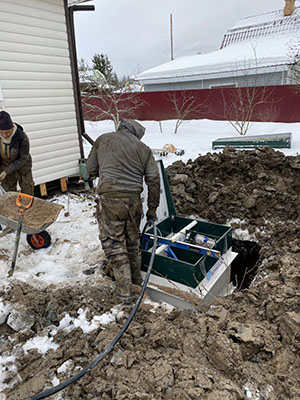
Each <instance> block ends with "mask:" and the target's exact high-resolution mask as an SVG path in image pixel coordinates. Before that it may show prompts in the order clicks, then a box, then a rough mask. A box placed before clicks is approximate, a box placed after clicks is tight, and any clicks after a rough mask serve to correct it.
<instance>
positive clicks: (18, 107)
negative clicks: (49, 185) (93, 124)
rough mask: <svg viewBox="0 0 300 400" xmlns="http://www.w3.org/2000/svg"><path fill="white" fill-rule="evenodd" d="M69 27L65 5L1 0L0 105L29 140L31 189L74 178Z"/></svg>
mask: <svg viewBox="0 0 300 400" xmlns="http://www.w3.org/2000/svg"><path fill="white" fill-rule="evenodd" d="M81 2H82V1H72V3H76V4H77V3H81ZM71 28H72V21H70V14H69V9H68V1H67V0H26V1H24V0H0V88H1V90H0V94H1V93H2V98H0V100H1V104H0V105H1V108H2V109H5V110H6V111H8V112H9V113H10V114H11V116H12V118H13V120H14V121H15V122H18V123H19V124H21V125H22V126H23V127H24V130H25V132H26V133H27V134H28V136H29V138H30V145H31V155H32V158H33V176H34V180H35V183H36V184H41V183H46V182H49V181H53V180H56V179H60V178H64V177H69V176H72V175H79V166H78V161H79V159H80V158H81V157H82V155H83V154H82V139H81V132H80V129H81V127H82V122H81V121H80V118H81V116H80V107H78V93H76V76H75V74H76V71H77V69H76V68H77V66H75V67H74V46H73V44H72V32H71ZM72 47H73V48H72ZM75 54H76V52H75ZM75 60H76V58H75ZM75 64H76V62H75Z"/></svg>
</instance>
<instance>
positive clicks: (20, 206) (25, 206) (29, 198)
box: [16, 193, 34, 215]
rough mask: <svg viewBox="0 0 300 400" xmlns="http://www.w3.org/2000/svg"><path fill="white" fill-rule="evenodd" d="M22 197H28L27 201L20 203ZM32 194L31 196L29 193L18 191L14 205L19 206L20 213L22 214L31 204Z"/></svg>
mask: <svg viewBox="0 0 300 400" xmlns="http://www.w3.org/2000/svg"><path fill="white" fill-rule="evenodd" d="M22 198H24V199H28V200H29V202H28V203H27V204H24V203H22V200H21V199H22ZM33 198H34V197H33V196H31V195H30V194H26V193H19V194H18V196H17V198H16V205H17V206H18V207H19V208H20V215H24V213H25V210H27V209H28V208H30V207H31V206H32V202H33Z"/></svg>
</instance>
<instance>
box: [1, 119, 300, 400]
mask: <svg viewBox="0 0 300 400" xmlns="http://www.w3.org/2000/svg"><path fill="white" fill-rule="evenodd" d="M141 123H142V124H143V125H144V126H145V127H146V134H145V136H144V138H143V141H144V142H145V143H146V144H147V145H149V146H150V147H151V148H162V147H163V146H164V145H165V144H167V143H171V144H173V145H174V146H175V147H176V148H179V149H183V150H184V155H183V156H176V155H174V154H169V155H167V156H166V157H164V158H163V161H164V165H165V166H168V165H170V164H172V163H173V162H174V161H177V160H182V161H184V162H186V161H187V160H189V159H192V160H193V159H195V158H196V157H197V156H198V155H200V154H201V155H204V154H206V153H207V152H213V150H212V147H211V144H212V141H213V140H215V139H217V138H222V137H230V136H237V134H236V133H235V131H234V130H233V128H232V127H231V126H230V125H229V124H228V123H227V122H216V121H208V120H203V121H189V122H184V123H183V124H182V125H181V127H180V128H179V131H178V133H177V134H176V135H175V134H174V133H173V132H174V126H175V121H164V122H162V131H163V132H162V133H161V132H160V126H159V124H158V122H155V121H146V122H141ZM112 130H113V123H112V122H111V121H103V122H97V123H92V122H88V121H87V122H86V131H87V133H88V134H89V135H90V136H91V137H92V138H93V139H96V138H97V137H98V136H99V135H101V134H103V133H105V132H110V131H112ZM299 131H300V124H278V123H255V124H253V125H252V127H251V129H250V131H249V132H248V135H256V134H267V133H270V134H274V133H287V132H291V133H292V148H291V149H287V150H283V153H284V154H286V155H296V154H299V153H300V133H299ZM84 148H85V156H86V157H87V156H88V153H89V151H90V145H89V144H88V143H87V142H86V141H85V143H84ZM218 151H220V150H218ZM49 201H53V202H55V203H58V204H62V205H63V206H64V209H63V210H62V211H61V213H60V215H59V217H58V219H57V221H56V222H54V223H53V224H52V225H50V226H49V228H48V229H47V231H48V233H49V234H50V235H51V238H52V245H51V246H50V247H49V248H47V249H40V250H38V251H34V250H33V249H32V248H31V247H30V246H29V245H28V244H27V242H26V235H25V234H21V238H20V244H19V252H18V258H17V264H16V268H15V273H14V276H13V277H12V278H7V273H8V271H9V268H10V265H11V258H12V253H13V247H14V242H15V232H14V233H11V234H9V235H7V236H5V237H3V238H0V244H1V247H0V254H1V257H0V278H1V283H0V285H1V286H0V287H1V288H3V289H5V287H7V286H8V285H9V284H10V281H11V280H13V279H16V280H20V281H23V282H27V283H28V284H30V285H33V286H35V287H38V288H43V287H47V286H49V285H55V286H57V287H58V286H64V285H78V284H80V283H82V282H84V281H85V280H87V279H88V277H87V275H86V274H84V271H85V270H87V269H89V268H91V267H96V266H97V265H99V264H100V263H101V259H102V257H103V251H102V249H101V245H100V242H99V240H98V226H97V223H96V219H95V217H94V215H93V213H94V203H93V199H91V198H90V197H89V194H86V195H84V194H83V195H80V196H77V195H72V194H62V195H59V196H57V197H55V198H53V199H50V200H49ZM245 235H246V236H247V232H243V239H245V238H246V237H245ZM114 312H119V311H118V310H117V311H116V310H112V311H111V313H110V314H109V315H105V316H99V318H98V319H99V321H100V320H101V318H102V319H103V321H102V320H101V321H100V322H101V323H109V322H110V321H114ZM8 313H9V305H7V304H6V305H4V304H3V303H2V302H1V301H0V323H1V321H4V320H5V318H6V317H7V315H8ZM66 317H67V316H66ZM104 317H105V318H104ZM99 321H96V322H95V321H94V322H93V323H95V326H97V324H98V323H100V322H99ZM63 322H64V321H61V324H63ZM75 322H76V323H75ZM75 322H74V321H73V322H72V324H73V325H74V326H75V325H76V324H77V325H76V326H81V327H82V330H83V331H84V329H90V328H93V327H92V326H91V322H88V321H87V320H86V317H85V312H84V311H82V312H81V313H79V315H78V321H77V320H76V321H75ZM65 325H66V326H65V327H63V325H62V326H61V329H64V328H66V329H68V327H69V325H70V321H69V322H68V323H66V324H65ZM44 339H45V338H44ZM30 348H38V349H39V351H40V352H41V351H42V352H43V353H45V352H47V351H48V350H49V349H51V348H53V343H52V342H51V340H50V341H49V340H48V342H45V340H44V341H43V340H42V339H40V340H39V339H37V341H36V342H30V343H29V342H28V343H27V348H24V351H27V350H28V349H30ZM10 362H13V359H10V358H9V357H8V356H3V357H1V356H0V392H1V389H5V388H6V387H7V386H6V384H5V383H4V381H5V377H6V369H5V368H6V365H7V363H10ZM4 398H5V397H4ZM0 399H2V398H1V395H0Z"/></svg>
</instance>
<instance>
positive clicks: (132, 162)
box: [87, 120, 160, 208]
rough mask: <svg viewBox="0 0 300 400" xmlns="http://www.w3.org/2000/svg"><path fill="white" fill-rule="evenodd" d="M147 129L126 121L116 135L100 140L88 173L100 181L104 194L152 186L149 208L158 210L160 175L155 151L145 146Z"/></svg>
mask: <svg viewBox="0 0 300 400" xmlns="http://www.w3.org/2000/svg"><path fill="white" fill-rule="evenodd" d="M144 133H145V128H144V127H143V126H142V125H140V124H139V123H138V122H136V121H134V120H123V121H122V122H121V123H120V126H119V128H118V130H117V131H116V132H111V133H106V134H103V135H101V136H100V137H98V139H97V140H96V142H95V144H94V145H93V148H92V150H91V152H90V154H89V157H88V160H87V172H88V173H89V174H91V175H94V176H98V177H99V183H98V187H97V192H98V193H100V194H105V193H106V194H107V193H115V192H123V193H137V195H138V194H140V193H141V192H142V191H143V178H144V177H145V182H146V184H147V186H148V207H153V208H157V207H158V205H159V197H160V179H159V172H158V168H157V165H156V162H155V160H154V157H153V154H152V151H151V149H150V148H149V147H148V146H147V145H145V143H143V142H141V141H140V139H141V138H142V137H143V136H144Z"/></svg>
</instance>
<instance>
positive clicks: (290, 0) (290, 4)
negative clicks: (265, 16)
mask: <svg viewBox="0 0 300 400" xmlns="http://www.w3.org/2000/svg"><path fill="white" fill-rule="evenodd" d="M294 11H295V0H285V6H284V9H283V15H284V16H287V15H292V14H293V12H294Z"/></svg>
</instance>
